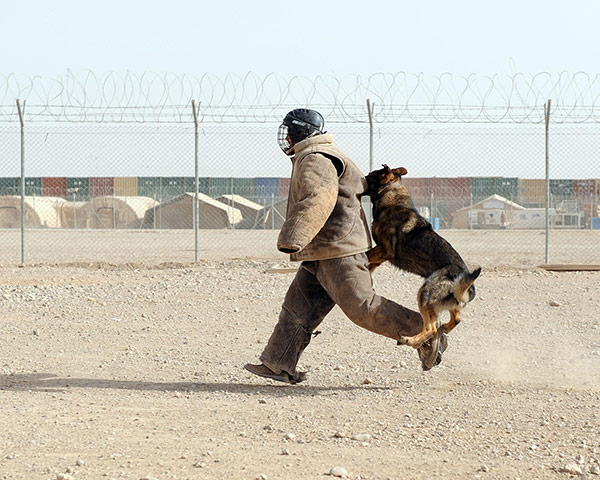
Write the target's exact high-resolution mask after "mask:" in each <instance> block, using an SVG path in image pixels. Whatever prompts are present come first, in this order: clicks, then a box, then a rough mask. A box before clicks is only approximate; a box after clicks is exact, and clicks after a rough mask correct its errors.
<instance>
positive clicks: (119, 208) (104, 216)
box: [87, 196, 158, 228]
mask: <svg viewBox="0 0 600 480" xmlns="http://www.w3.org/2000/svg"><path fill="white" fill-rule="evenodd" d="M157 205H158V202H157V201H156V200H154V199H152V198H150V197H121V196H106V197H96V198H93V199H91V200H90V201H89V202H87V206H88V211H89V227H90V228H140V227H141V225H142V222H143V220H144V216H145V215H146V211H147V210H148V209H151V208H154V207H156V206H157Z"/></svg>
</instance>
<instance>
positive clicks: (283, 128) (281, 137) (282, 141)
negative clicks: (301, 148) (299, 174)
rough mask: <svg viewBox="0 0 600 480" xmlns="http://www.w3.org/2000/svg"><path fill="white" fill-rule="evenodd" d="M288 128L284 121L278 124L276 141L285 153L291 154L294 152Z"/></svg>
mask: <svg viewBox="0 0 600 480" xmlns="http://www.w3.org/2000/svg"><path fill="white" fill-rule="evenodd" d="M289 134H290V129H289V128H288V126H287V125H286V124H285V123H282V124H281V125H279V129H278V130H277V143H278V144H279V147H280V148H281V149H282V150H283V153H285V154H286V155H292V154H293V153H294V147H293V146H292V144H291V143H290V141H289Z"/></svg>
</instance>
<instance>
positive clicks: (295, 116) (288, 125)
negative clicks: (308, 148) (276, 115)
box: [277, 108, 325, 155]
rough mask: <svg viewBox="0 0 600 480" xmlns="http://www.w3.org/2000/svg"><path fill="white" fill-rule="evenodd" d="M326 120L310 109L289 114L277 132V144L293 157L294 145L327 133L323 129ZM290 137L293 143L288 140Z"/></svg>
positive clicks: (293, 111)
mask: <svg viewBox="0 0 600 480" xmlns="http://www.w3.org/2000/svg"><path fill="white" fill-rule="evenodd" d="M324 126H325V120H323V116H322V115H321V114H320V113H319V112H316V111H315V110H309V109H308V108H297V109H296V110H292V111H291V112H289V113H288V114H287V115H286V116H285V118H284V119H283V123H282V124H281V125H279V130H278V131H277V142H278V143H279V146H280V147H281V149H282V150H283V152H284V153H285V154H286V155H293V154H294V149H293V145H294V144H296V143H298V142H301V141H302V140H304V139H305V138H308V137H312V136H313V135H320V134H322V133H325V132H324V131H323V127H324ZM288 136H289V137H290V139H291V140H292V143H290V142H289V141H288V140H287V137H288Z"/></svg>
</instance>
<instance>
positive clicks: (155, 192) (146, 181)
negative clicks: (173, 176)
mask: <svg viewBox="0 0 600 480" xmlns="http://www.w3.org/2000/svg"><path fill="white" fill-rule="evenodd" d="M137 195H139V196H140V197H148V198H154V199H155V200H156V201H158V202H161V201H162V200H161V198H162V191H161V186H160V177H138V178H137Z"/></svg>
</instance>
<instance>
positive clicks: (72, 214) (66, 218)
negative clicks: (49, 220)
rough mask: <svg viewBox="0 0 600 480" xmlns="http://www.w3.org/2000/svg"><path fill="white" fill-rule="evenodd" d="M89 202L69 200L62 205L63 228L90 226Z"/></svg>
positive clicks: (61, 218)
mask: <svg viewBox="0 0 600 480" xmlns="http://www.w3.org/2000/svg"><path fill="white" fill-rule="evenodd" d="M89 219H90V215H89V209H88V202H67V201H65V202H64V203H63V204H62V205H61V206H60V220H61V222H60V223H61V227H62V228H81V229H85V228H89Z"/></svg>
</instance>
